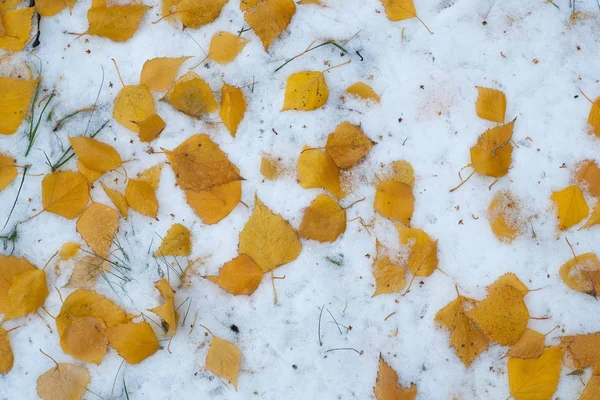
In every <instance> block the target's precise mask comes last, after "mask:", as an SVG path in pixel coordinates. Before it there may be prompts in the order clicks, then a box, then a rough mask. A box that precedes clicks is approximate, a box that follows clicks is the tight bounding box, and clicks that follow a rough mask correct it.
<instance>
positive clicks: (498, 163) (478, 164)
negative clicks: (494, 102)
mask: <svg viewBox="0 0 600 400" xmlns="http://www.w3.org/2000/svg"><path fill="white" fill-rule="evenodd" d="M514 124H515V120H512V121H511V122H509V123H508V124H506V125H501V126H498V127H496V128H492V129H489V130H487V131H485V132H483V133H482V134H481V136H479V139H477V144H476V145H475V146H473V147H471V165H472V166H473V168H474V169H475V171H476V172H477V173H478V174H481V175H485V176H491V177H494V178H500V177H503V176H504V175H506V174H507V173H508V169H509V168H510V164H511V163H512V151H513V145H512V143H511V142H510V141H511V139H512V135H513V129H514Z"/></svg>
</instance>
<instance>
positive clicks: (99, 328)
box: [60, 317, 108, 365]
mask: <svg viewBox="0 0 600 400" xmlns="http://www.w3.org/2000/svg"><path fill="white" fill-rule="evenodd" d="M105 332H106V324H105V323H104V321H102V320H101V319H100V318H98V317H78V318H73V321H72V322H71V323H70V324H69V326H67V329H66V330H65V332H64V333H63V335H62V336H61V337H60V347H61V348H62V350H63V351H64V352H65V353H66V354H68V355H70V356H71V357H74V358H76V359H78V360H81V361H86V362H91V363H94V364H98V365H100V363H101V362H102V358H104V354H105V353H106V348H107V346H108V341H107V340H106V336H105Z"/></svg>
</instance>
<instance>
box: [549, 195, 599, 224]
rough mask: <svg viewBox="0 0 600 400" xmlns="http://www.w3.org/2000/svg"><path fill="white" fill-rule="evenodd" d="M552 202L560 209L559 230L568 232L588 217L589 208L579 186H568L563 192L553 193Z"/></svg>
mask: <svg viewBox="0 0 600 400" xmlns="http://www.w3.org/2000/svg"><path fill="white" fill-rule="evenodd" d="M552 201H554V203H555V204H556V207H557V208H558V221H559V229H560V230H561V231H564V230H567V229H569V228H570V227H572V226H573V225H577V224H578V223H580V222H581V221H583V220H584V219H585V217H587V216H588V213H589V211H590V208H589V207H588V205H587V203H586V201H585V197H583V192H582V191H581V189H580V188H579V186H576V185H571V186H567V187H566V188H564V189H563V190H561V191H558V192H552Z"/></svg>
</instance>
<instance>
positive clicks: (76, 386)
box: [37, 363, 91, 400]
mask: <svg viewBox="0 0 600 400" xmlns="http://www.w3.org/2000/svg"><path fill="white" fill-rule="evenodd" d="M90 380H91V378H90V373H89V371H88V370H87V368H85V367H82V366H81V365H75V364H66V363H59V364H56V366H55V367H54V368H52V369H50V370H48V371H46V372H44V373H43V374H42V375H40V377H39V378H38V379H37V394H38V396H40V397H41V398H42V399H43V400H65V399H69V400H79V399H81V398H82V397H83V396H84V395H85V393H86V391H87V385H88V384H89V383H90Z"/></svg>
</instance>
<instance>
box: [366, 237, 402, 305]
mask: <svg viewBox="0 0 600 400" xmlns="http://www.w3.org/2000/svg"><path fill="white" fill-rule="evenodd" d="M376 247H377V258H375V261H373V267H372V268H373V276H374V277H375V293H373V296H371V297H375V296H379V295H380V294H390V293H395V292H399V291H401V290H402V289H404V286H406V267H403V266H399V265H396V263H394V262H392V260H390V258H389V257H388V256H386V255H383V252H382V250H383V247H382V245H381V243H379V241H377V244H376Z"/></svg>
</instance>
